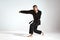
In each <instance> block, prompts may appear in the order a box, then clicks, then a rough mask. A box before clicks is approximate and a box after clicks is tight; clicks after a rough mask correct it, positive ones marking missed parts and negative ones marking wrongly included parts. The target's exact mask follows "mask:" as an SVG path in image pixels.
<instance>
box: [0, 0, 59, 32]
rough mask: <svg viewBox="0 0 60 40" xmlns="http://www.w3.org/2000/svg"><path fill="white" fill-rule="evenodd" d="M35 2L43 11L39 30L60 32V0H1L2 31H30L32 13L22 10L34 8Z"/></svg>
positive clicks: (0, 17) (0, 24) (0, 28)
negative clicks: (23, 12) (22, 12)
mask: <svg viewBox="0 0 60 40" xmlns="http://www.w3.org/2000/svg"><path fill="white" fill-rule="evenodd" d="M34 4H37V5H38V8H39V10H41V11H42V17H41V25H40V26H39V27H38V29H39V30H42V31H44V32H60V0H39V1H38V0H0V31H22V32H23V31H26V32H28V31H29V26H30V25H29V22H30V21H31V20H32V19H33V17H32V15H30V14H27V15H26V14H21V13H20V14H19V11H20V10H29V9H32V6H33V5H34Z"/></svg>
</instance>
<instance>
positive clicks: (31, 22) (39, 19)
mask: <svg viewBox="0 0 60 40" xmlns="http://www.w3.org/2000/svg"><path fill="white" fill-rule="evenodd" d="M38 20H40V19H38ZM33 21H35V20H32V21H30V22H29V24H31V23H32V22H33ZM36 21H37V20H36Z"/></svg>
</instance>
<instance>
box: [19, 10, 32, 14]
mask: <svg viewBox="0 0 60 40" xmlns="http://www.w3.org/2000/svg"><path fill="white" fill-rule="evenodd" d="M19 13H25V14H31V11H30V10H28V11H27V10H21V11H19Z"/></svg>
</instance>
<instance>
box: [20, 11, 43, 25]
mask: <svg viewBox="0 0 60 40" xmlns="http://www.w3.org/2000/svg"><path fill="white" fill-rule="evenodd" d="M19 13H25V14H32V15H33V18H34V22H33V23H37V24H41V21H40V18H41V14H42V13H41V11H39V10H38V13H35V12H34V10H28V11H27V10H22V11H19Z"/></svg>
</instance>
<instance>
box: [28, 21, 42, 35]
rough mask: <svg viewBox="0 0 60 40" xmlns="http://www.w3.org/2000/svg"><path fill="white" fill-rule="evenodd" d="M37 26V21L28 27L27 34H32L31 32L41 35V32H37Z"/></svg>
mask: <svg viewBox="0 0 60 40" xmlns="http://www.w3.org/2000/svg"><path fill="white" fill-rule="evenodd" d="M39 24H40V22H39V21H37V22H33V23H32V24H31V25H30V29H29V34H33V32H35V33H38V34H41V33H42V31H40V30H37V27H38V25H39Z"/></svg>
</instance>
